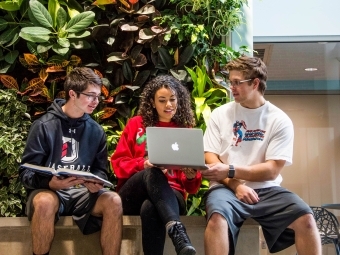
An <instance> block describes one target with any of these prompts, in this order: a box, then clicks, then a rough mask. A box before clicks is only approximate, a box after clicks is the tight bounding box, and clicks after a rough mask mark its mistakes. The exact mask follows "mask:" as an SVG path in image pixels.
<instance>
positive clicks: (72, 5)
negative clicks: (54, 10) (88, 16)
mask: <svg viewBox="0 0 340 255" xmlns="http://www.w3.org/2000/svg"><path fill="white" fill-rule="evenodd" d="M60 4H61V3H60ZM64 5H65V6H66V7H67V11H68V15H69V16H70V17H71V18H73V17H74V16H76V15H78V14H79V13H81V12H83V11H84V9H83V6H82V5H81V4H80V3H78V1H77V0H66V3H64Z"/></svg>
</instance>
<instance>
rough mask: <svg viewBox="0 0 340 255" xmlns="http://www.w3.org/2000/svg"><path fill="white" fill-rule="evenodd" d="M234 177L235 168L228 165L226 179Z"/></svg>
mask: <svg viewBox="0 0 340 255" xmlns="http://www.w3.org/2000/svg"><path fill="white" fill-rule="evenodd" d="M234 176H235V167H234V166H233V165H229V171H228V178H234Z"/></svg>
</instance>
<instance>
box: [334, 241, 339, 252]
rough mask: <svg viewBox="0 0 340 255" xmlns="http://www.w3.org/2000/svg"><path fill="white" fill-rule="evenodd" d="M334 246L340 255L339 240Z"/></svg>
mask: <svg viewBox="0 0 340 255" xmlns="http://www.w3.org/2000/svg"><path fill="white" fill-rule="evenodd" d="M334 245H335V252H336V255H340V243H339V242H338V241H337V240H334Z"/></svg>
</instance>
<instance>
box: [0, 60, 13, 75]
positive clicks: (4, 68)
mask: <svg viewBox="0 0 340 255" xmlns="http://www.w3.org/2000/svg"><path fill="white" fill-rule="evenodd" d="M10 68H11V64H8V63H7V62H6V61H1V62H0V73H7V72H8V70H9V69H10Z"/></svg>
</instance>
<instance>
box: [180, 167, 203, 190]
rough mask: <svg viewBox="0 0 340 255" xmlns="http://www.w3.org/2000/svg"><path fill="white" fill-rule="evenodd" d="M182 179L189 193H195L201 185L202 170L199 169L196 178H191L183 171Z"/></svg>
mask: <svg viewBox="0 0 340 255" xmlns="http://www.w3.org/2000/svg"><path fill="white" fill-rule="evenodd" d="M181 180H182V184H183V186H184V189H185V190H186V192H188V193H189V194H195V193H196V192H197V191H198V190H199V188H200V186H201V183H202V175H201V173H200V172H198V171H197V173H196V176H195V178H193V179H190V180H189V179H188V178H187V177H186V176H185V174H184V173H183V172H182V171H181Z"/></svg>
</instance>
